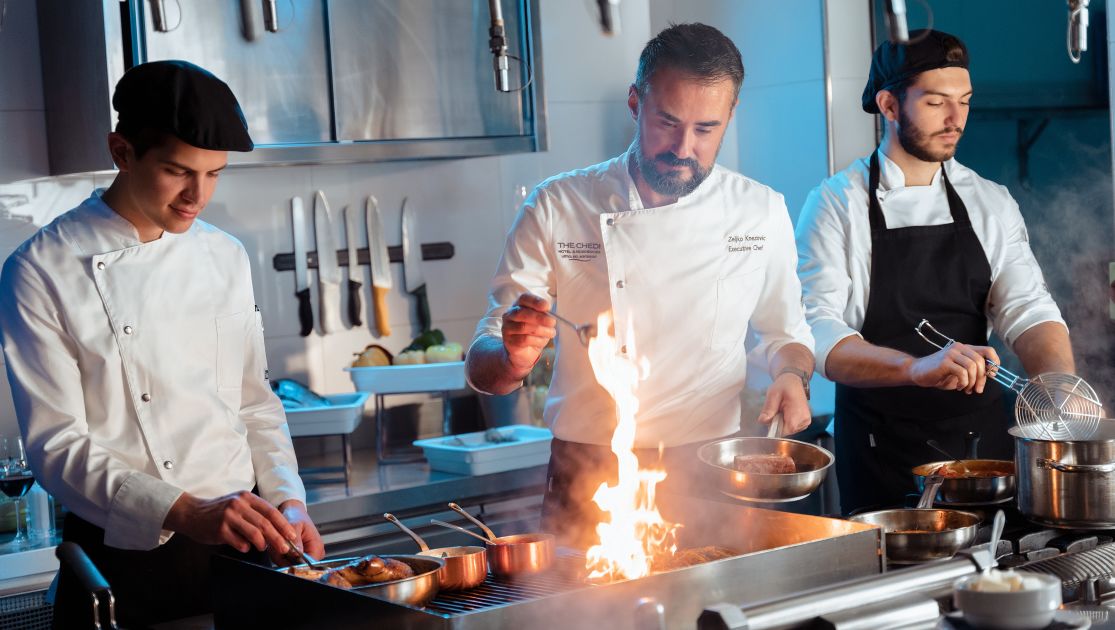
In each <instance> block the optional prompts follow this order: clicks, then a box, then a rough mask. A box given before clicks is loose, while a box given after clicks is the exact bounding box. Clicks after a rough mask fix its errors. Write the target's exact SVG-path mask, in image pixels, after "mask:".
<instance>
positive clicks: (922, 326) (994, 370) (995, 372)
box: [914, 319, 1029, 394]
mask: <svg viewBox="0 0 1115 630" xmlns="http://www.w3.org/2000/svg"><path fill="white" fill-rule="evenodd" d="M926 331H929V333H930V334H932V335H935V336H936V337H938V338H939V339H940V340H942V341H944V342H945V344H944V345H941V344H940V343H938V342H936V341H934V340H932V339H930V338H929V337H927V336H926V335H925V332H926ZM914 332H916V333H917V334H918V336H919V337H921V338H922V339H924V340H926V341H927V342H929V344H930V345H932V346H933V347H935V348H937V349H938V350H944V349H945V348H948V347H949V346H951V345H953V344H955V343H956V340H955V339H953V338H952V337H949V336H948V335H946V334H944V333H943V332H941V331H939V330H937V329H936V328H934V327H933V324H930V323H929V320H928V319H923V320H921V321H920V322H918V325H917V326H915V327H914ZM984 361H985V362H986V363H987V367H989V368H991V370H989V372H988V376H990V377H991V380H993V381H995V382H996V383H999V384H1000V385H1002V386H1004V387H1006V388H1007V389H1009V390H1013V391H1015V392H1018V393H1019V394H1021V393H1022V390H1023V389H1026V384H1027V383H1029V381H1028V380H1026V379H1024V378H1022V377H1021V376H1019V375H1017V374H1015V373H1014V372H1011V371H1010V370H1008V369H1006V368H1005V367H1002V366H1001V365H999V364H998V363H996V362H994V361H992V360H991V359H987V358H985V359H984Z"/></svg>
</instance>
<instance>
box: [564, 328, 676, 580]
mask: <svg viewBox="0 0 1115 630" xmlns="http://www.w3.org/2000/svg"><path fill="white" fill-rule="evenodd" d="M611 324H612V317H611V315H610V314H609V313H602V314H601V315H600V317H599V318H598V319H597V326H596V330H597V335H596V337H595V338H594V339H592V341H590V342H589V346H588V355H589V362H590V363H591V364H592V371H593V372H594V373H595V375H596V380H597V381H598V382H599V383H600V385H601V386H602V387H603V388H604V389H605V390H606V391H607V392H608V393H609V394H610V395H611V396H612V398H613V399H614V400H615V403H616V420H617V423H616V429H615V433H613V434H612V452H613V453H615V454H616V457H617V458H618V460H619V476H618V480H617V483H616V485H614V486H609V485H608V484H607V483H601V484H600V487H599V488H597V490H596V494H594V495H593V497H592V499H593V501H595V502H596V504H597V505H598V506H599V507H600V509H601V510H602V511H603V512H605V513H606V515H607V516H606V519H605V520H604V521H602V522H601V523H599V524H598V525H597V526H596V533H597V535H598V536H599V537H600V544H598V545H594V546H593V547H590V548H589V550H588V553H587V556H586V562H585V565H586V568H587V569H588V571H589V579H590V580H607V581H614V580H617V579H622V578H626V579H634V578H639V577H643V576H646V575H650V573H651V571H652V565H653V564H654V562H655V560H656V559H662V558H668V557H671V556H673V555H674V553H675V552H676V551H677V543H676V536H675V531H676V530H677V527H678V526H677V525H676V524H674V523H668V522H666V521H665V520H664V519H663V518H662V515H661V514H659V513H658V507H657V506H656V505H655V498H654V490H655V486H657V485H658V483H659V482H661V481H662V480H663V479H665V478H666V471H665V470H661V469H640V468H639V460H638V459H637V458H636V457H635V453H634V451H633V448H634V446H635V413H636V412H637V411H638V410H639V399H638V397H637V396H636V391H637V388H638V384H639V381H640V380H641V379H642V378H645V376H646V373H647V371H648V369H649V366H648V365H647V363H646V360H645V359H643V360H642V361H640V362H638V363H636V361H635V360H634V359H633V358H632V357H638V356H639V355H638V354H637V353H636V351H635V350H636V348H635V344H634V341H631V342H629V343H628V344H627V350H628V352H626V353H623V352H620V351H619V348H618V344H617V342H616V339H615V337H613V336H612V335H611V334H610V333H609V332H608V331H609V330H610V329H611Z"/></svg>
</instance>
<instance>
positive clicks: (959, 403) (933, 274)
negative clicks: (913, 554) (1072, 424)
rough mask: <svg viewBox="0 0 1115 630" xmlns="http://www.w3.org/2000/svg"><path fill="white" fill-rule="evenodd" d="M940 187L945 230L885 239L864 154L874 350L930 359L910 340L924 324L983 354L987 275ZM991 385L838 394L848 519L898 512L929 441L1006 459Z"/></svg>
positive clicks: (839, 462)
mask: <svg viewBox="0 0 1115 630" xmlns="http://www.w3.org/2000/svg"><path fill="white" fill-rule="evenodd" d="M941 178H942V180H943V181H944V184H945V192H946V195H947V196H948V203H949V212H950V213H951V214H952V221H953V222H952V223H948V224H945V225H929V226H913V227H904V228H897V229H893V230H888V229H887V225H886V220H885V219H884V217H883V209H882V207H881V206H880V205H879V199H878V197H877V191H878V188H879V151H878V150H876V151H875V152H874V153H872V154H871V165H870V176H869V185H868V193H867V198H868V212H869V215H870V220H871V285H870V292H869V297H868V303H867V312H866V314H865V316H864V322H863V328H862V330H861V331H860V333H861V334H862V335H863V338H864V340H866V341H867V342H869V343H872V344H874V345H877V346H883V347H886V348H893V349H895V350H899V351H901V352H905V353H908V354H911V355H913V356H915V357H922V356H926V355H928V354H931V353H932V352H933V351H934V349H933V347H932V346H930V345H929V344H928V343H926V341H925V340H924V339H922V338H921V337H919V336H918V335H917V333H916V332H914V326H916V325H917V323H918V322H920V321H921V320H922V318H925V319H928V320H929V321H930V322H931V323H932V324H933V326H934V327H935V328H937V330H940V331H941V332H942V333H944V334H946V335H948V336H950V337H952V338H953V339H956V340H957V341H959V342H961V343H965V344H970V345H979V346H985V345H987V317H986V315H985V310H984V307H985V305H986V304H987V295H988V292H989V291H990V289H991V266H990V264H989V263H988V262H987V256H986V255H985V254H984V251H983V246H982V245H981V244H980V242H979V239H978V238H977V237H976V234H975V232H974V231H973V230H972V223H971V221H970V219H969V218H968V209H967V208H966V207H965V206H964V201H963V200H961V199H960V196H959V195H957V194H956V190H954V189H953V187H952V184H951V183H949V179H948V175H947V173H946V172H945V169H944V165H943V164H942V165H941ZM1010 402H1011V399H1010V398H1009V397H1007V396H1004V395H1003V388H1001V387H1000V386H998V385H996V384H995V383H992V382H991V381H990V380H989V381H988V382H987V385H986V387H985V388H984V393H983V394H974V393H973V394H971V395H966V394H964V393H963V392H958V391H944V390H939V389H930V388H924V387H913V386H911V387H877V388H857V387H848V386H844V385H840V384H837V386H836V414H835V415H836V471H837V481H838V482H839V485H840V505H841V509H842V510H843V512H844V513H845V514H847V513H849V512H852V511H855V510H861V509H863V508H881V507H896V506H901V505H902V504H903V503H904V501H905V498H906V495H907V494H908V493H912V492H916V487H915V485H914V481H913V476H912V474H911V472H910V470H911V469H912V468H914V467H915V466H918V465H920V464H925V463H929V462H933V461H940V460H942V459H943V457H942V456H941V455H940V454H939V453H937V452H936V451H934V450H933V449H931V448H930V447H929V446H927V445H926V443H925V441H926V440H927V439H930V438H933V439H936V440H938V441H939V442H941V444H942V445H943V446H944V447H945V448H946V449H947V450H948V451H949V452H952V453H956V454H957V456H958V457H963V456H964V455H963V453H964V436H965V435H966V434H967V432H968V431H978V432H980V433H981V434H982V441H981V442H980V446H981V452H980V453H979V455H980V457H983V458H988V459H1013V456H1014V445H1013V442H1012V440H1011V438H1010V436H1009V435H1008V434H1007V432H1006V431H1007V428H1008V427H1009V426H1010V424H1009V420H1010V415H1009V403H1010Z"/></svg>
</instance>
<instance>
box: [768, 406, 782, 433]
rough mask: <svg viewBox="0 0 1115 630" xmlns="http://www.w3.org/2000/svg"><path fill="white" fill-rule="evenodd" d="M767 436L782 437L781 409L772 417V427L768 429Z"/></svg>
mask: <svg viewBox="0 0 1115 630" xmlns="http://www.w3.org/2000/svg"><path fill="white" fill-rule="evenodd" d="M767 437H768V438H777V437H782V412H781V411H779V412H778V413H776V414H774V417H773V418H771V419H770V428H769V429H767Z"/></svg>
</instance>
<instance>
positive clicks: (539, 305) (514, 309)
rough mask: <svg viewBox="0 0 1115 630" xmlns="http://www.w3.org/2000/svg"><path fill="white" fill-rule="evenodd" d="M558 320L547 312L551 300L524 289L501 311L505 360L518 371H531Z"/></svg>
mask: <svg viewBox="0 0 1115 630" xmlns="http://www.w3.org/2000/svg"><path fill="white" fill-rule="evenodd" d="M556 325H557V320H556V319H554V318H553V317H551V316H550V302H549V301H548V300H545V299H543V298H540V297H538V296H537V295H534V294H533V293H523V294H522V295H520V296H519V299H517V300H515V303H514V304H512V305H511V308H509V309H507V312H506V313H504V314H503V347H504V349H505V350H506V351H507V360H508V362H509V363H510V364H511V367H512V368H513V369H514V370H515V371H516V372H517V373H519V374H523V375H525V374H527V373H528V372H530V370H531V368H533V367H534V364H535V363H537V362H538V357H539V356H541V355H542V350H543V349H545V348H546V345H547V344H548V343H550V340H551V339H553V338H554V336H555V335H557V330H556V329H555V328H554V327H555V326H556Z"/></svg>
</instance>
